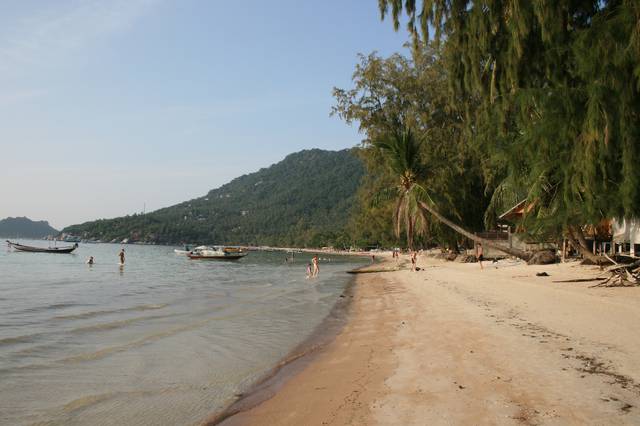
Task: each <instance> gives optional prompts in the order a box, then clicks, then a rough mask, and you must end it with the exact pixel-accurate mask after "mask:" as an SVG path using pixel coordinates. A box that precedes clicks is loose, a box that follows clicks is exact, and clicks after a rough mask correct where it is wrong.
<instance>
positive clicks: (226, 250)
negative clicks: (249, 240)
mask: <svg viewBox="0 0 640 426" xmlns="http://www.w3.org/2000/svg"><path fill="white" fill-rule="evenodd" d="M246 255H247V252H245V251H244V250H242V249H240V248H236V247H222V246H213V247H209V246H199V247H196V248H195V249H193V251H191V252H190V253H187V256H188V257H189V259H194V260H238V259H240V258H243V257H245V256H246Z"/></svg>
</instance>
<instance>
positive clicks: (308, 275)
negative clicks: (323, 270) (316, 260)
mask: <svg viewBox="0 0 640 426" xmlns="http://www.w3.org/2000/svg"><path fill="white" fill-rule="evenodd" d="M312 276H313V272H311V264H310V263H307V278H311V277H312Z"/></svg>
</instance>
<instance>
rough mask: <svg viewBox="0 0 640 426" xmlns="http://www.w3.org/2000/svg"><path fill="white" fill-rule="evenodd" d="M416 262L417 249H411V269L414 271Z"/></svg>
mask: <svg viewBox="0 0 640 426" xmlns="http://www.w3.org/2000/svg"><path fill="white" fill-rule="evenodd" d="M417 263H418V252H417V251H415V250H414V251H413V252H412V253H411V270H412V271H414V272H415V271H416V264H417Z"/></svg>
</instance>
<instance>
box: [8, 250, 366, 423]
mask: <svg viewBox="0 0 640 426" xmlns="http://www.w3.org/2000/svg"><path fill="white" fill-rule="evenodd" d="M20 243H23V244H29V245H38V246H44V247H46V246H47V245H48V242H45V241H28V240H21V241H20ZM58 244H59V245H64V243H58ZM122 247H124V248H125V253H126V263H125V265H124V266H120V265H119V259H118V252H119V251H120V249H121V248H122ZM174 248H175V247H167V246H150V245H125V246H120V245H117V244H80V246H79V248H78V249H77V250H76V252H75V253H73V254H44V253H21V252H16V251H13V250H10V249H9V248H8V247H5V246H4V243H3V247H2V249H1V250H0V425H12V426H14V425H192V424H200V423H201V422H202V421H203V420H205V419H206V418H207V417H209V416H210V415H212V414H213V413H216V412H219V411H220V410H222V409H224V408H225V407H226V406H227V405H228V404H230V403H231V402H233V401H234V400H235V399H236V398H237V395H239V394H241V393H243V392H246V391H247V390H248V389H249V388H250V387H251V386H252V385H253V384H255V383H256V382H257V381H258V380H260V379H261V378H263V377H264V376H265V375H267V374H269V372H270V371H272V370H273V368H274V366H276V365H277V364H278V363H279V362H280V361H281V360H282V359H284V358H285V357H287V356H288V355H290V354H291V352H292V351H293V350H294V349H295V348H297V347H298V346H299V345H300V343H301V342H303V341H305V340H307V339H309V338H310V336H312V335H314V333H317V332H318V330H321V329H322V327H323V324H325V321H326V320H327V318H328V316H329V315H330V314H331V312H332V309H333V308H334V306H335V305H336V303H337V301H338V300H340V297H341V295H342V296H344V294H343V293H344V291H345V288H346V287H347V286H348V284H349V282H350V281H349V280H350V278H349V275H348V274H346V273H345V272H346V271H347V270H349V269H352V268H354V267H356V266H358V265H360V264H361V263H362V260H361V259H358V258H355V257H349V256H329V255H325V254H321V255H320V258H321V261H320V274H319V276H318V277H317V278H312V279H307V278H306V267H307V264H308V263H309V262H310V258H311V256H312V254H309V253H304V254H302V253H297V254H295V258H294V260H293V261H285V258H286V257H287V256H289V257H290V256H291V254H289V255H287V254H286V253H283V252H251V253H250V254H249V255H248V256H247V257H245V258H243V259H241V260H239V261H237V262H223V261H202V260H190V259H188V258H187V257H186V256H184V255H178V254H175V253H174V251H173V250H174ZM89 256H93V257H94V259H95V263H94V264H93V265H88V264H87V263H86V260H87V258H88V257H89Z"/></svg>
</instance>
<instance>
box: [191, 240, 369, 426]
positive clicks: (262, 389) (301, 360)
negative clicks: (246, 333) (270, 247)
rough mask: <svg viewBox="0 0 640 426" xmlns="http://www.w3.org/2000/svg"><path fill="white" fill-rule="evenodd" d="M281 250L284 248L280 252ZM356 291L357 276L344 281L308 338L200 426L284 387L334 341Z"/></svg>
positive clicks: (220, 420)
mask: <svg viewBox="0 0 640 426" xmlns="http://www.w3.org/2000/svg"><path fill="white" fill-rule="evenodd" d="M284 250H286V249H283V250H282V251H284ZM331 254H336V253H331ZM369 266H370V265H363V266H360V267H357V268H355V269H354V270H360V269H364V268H367V267H369ZM347 272H349V271H345V273H347ZM355 288H356V277H352V278H351V279H350V280H349V281H348V282H347V284H346V286H345V288H344V290H343V292H342V293H341V294H340V295H339V296H338V298H337V300H336V303H335V304H334V306H333V307H332V308H331V311H330V312H329V314H328V315H327V317H326V318H324V319H323V320H322V321H321V322H320V324H318V326H316V328H315V329H314V330H313V332H312V333H311V334H310V335H309V336H308V337H307V338H305V339H304V340H303V341H302V342H300V343H299V344H298V345H296V346H295V347H294V348H293V349H292V350H291V351H290V352H289V353H288V354H287V355H286V356H285V357H284V358H283V359H281V360H280V361H279V362H278V363H277V364H276V365H275V366H274V367H273V368H272V369H271V370H269V372H267V373H266V374H265V375H264V376H262V377H260V378H259V379H258V380H257V381H256V382H254V383H252V384H251V385H250V386H249V387H248V388H247V390H246V391H245V392H243V393H241V394H238V395H237V398H236V399H235V400H234V401H232V402H230V403H229V404H227V406H226V407H224V408H222V409H221V410H219V411H217V412H214V413H212V414H211V415H209V416H208V417H207V418H206V419H205V420H204V421H203V422H202V423H201V424H202V425H203V426H215V425H220V424H224V423H225V421H226V420H228V419H229V418H232V417H233V416H235V415H237V414H240V413H243V412H246V411H249V410H251V409H252V408H254V407H256V406H258V405H260V404H262V403H263V402H265V401H267V400H268V399H270V398H271V397H272V396H273V395H274V394H275V393H277V392H278V390H279V389H281V388H282V386H284V385H286V383H287V382H288V381H289V379H291V378H292V377H294V376H295V375H296V374H298V373H299V372H300V371H302V370H303V369H304V368H306V367H307V366H309V365H310V364H311V363H312V362H313V360H314V359H315V357H316V356H317V355H318V354H319V353H320V352H321V351H322V350H323V349H324V348H326V347H327V346H328V345H330V344H331V342H333V341H334V339H335V338H336V336H337V335H338V334H339V333H340V332H341V330H342V328H343V327H344V326H345V325H346V324H347V322H348V317H349V310H350V309H351V307H352V300H353V297H354V292H355Z"/></svg>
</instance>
